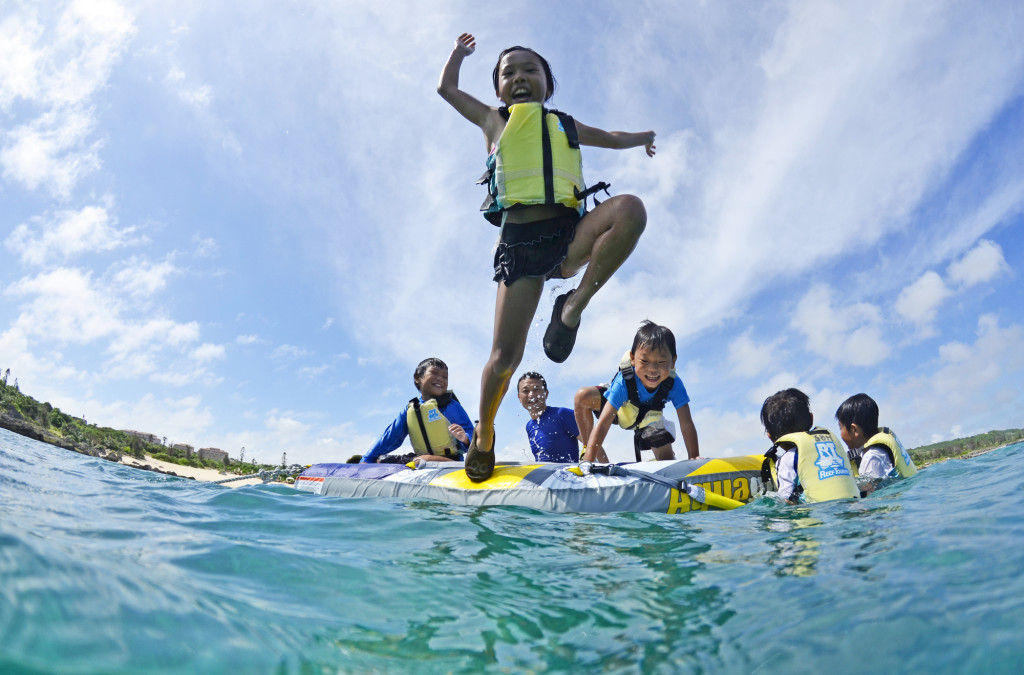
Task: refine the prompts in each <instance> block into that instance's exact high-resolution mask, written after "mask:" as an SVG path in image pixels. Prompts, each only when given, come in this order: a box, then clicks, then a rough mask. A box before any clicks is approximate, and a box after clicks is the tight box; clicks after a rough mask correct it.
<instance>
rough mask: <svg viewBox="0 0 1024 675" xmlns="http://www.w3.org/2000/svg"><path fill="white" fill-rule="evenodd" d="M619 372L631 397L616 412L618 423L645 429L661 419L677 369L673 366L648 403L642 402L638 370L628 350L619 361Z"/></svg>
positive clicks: (625, 426)
mask: <svg viewBox="0 0 1024 675" xmlns="http://www.w3.org/2000/svg"><path fill="white" fill-rule="evenodd" d="M619 374H620V375H621V376H622V381H623V382H624V383H625V385H626V393H627V394H628V395H629V398H628V399H627V400H626V402H625V403H623V404H622V407H620V408H619V410H618V412H617V413H616V415H615V422H616V424H618V425H619V426H620V427H622V428H623V429H634V428H635V429H643V428H644V427H646V426H649V425H651V424H653V423H655V422H657V421H659V420H660V419H661V417H662V412H661V411H662V410H664V409H665V403H666V402H667V401H668V395H669V393H671V391H672V385H673V384H675V381H676V371H675V369H674V368H673V369H672V371H671V372H670V373H669V375H668V378H666V379H665V380H664V381H663V382H662V383H661V384H659V385H658V388H657V389H656V390H655V391H654V396H652V397H651V400H649V401H647V402H646V403H641V402H640V390H639V389H637V386H638V385H637V382H636V372H635V371H634V370H633V361H632V360H631V359H630V357H629V352H626V354H625V356H623V357H622V360H621V361H619Z"/></svg>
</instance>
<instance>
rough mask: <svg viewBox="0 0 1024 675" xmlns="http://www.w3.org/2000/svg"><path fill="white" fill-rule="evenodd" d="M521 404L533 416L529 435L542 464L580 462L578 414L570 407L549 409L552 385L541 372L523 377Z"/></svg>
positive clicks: (527, 427) (531, 444) (534, 452)
mask: <svg viewBox="0 0 1024 675" xmlns="http://www.w3.org/2000/svg"><path fill="white" fill-rule="evenodd" d="M518 389H519V402H520V403H522V404H523V407H524V408H526V411H527V412H528V413H530V421H529V422H527V423H526V435H527V437H529V439H530V450H531V451H532V452H533V456H534V458H535V459H536V460H537V461H538V462H558V463H563V464H574V463H576V462H578V461H579V459H580V446H579V435H580V430H579V429H578V428H577V427H576V415H575V413H573V411H572V410H569V409H568V408H555V407H552V406H548V383H547V381H545V380H544V378H543V377H542V376H541V374H540V373H533V372H530V373H526V374H524V375H523V376H522V377H520V378H519V385H518Z"/></svg>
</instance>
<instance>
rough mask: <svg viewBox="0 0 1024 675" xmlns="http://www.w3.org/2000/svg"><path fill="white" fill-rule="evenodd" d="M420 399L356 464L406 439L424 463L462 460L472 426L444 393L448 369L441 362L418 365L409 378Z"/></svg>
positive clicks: (375, 457)
mask: <svg viewBox="0 0 1024 675" xmlns="http://www.w3.org/2000/svg"><path fill="white" fill-rule="evenodd" d="M412 381H413V384H415V385H416V389H418V390H419V392H420V396H419V398H418V399H416V398H414V399H412V400H411V401H409V403H408V404H407V405H406V407H405V408H403V409H402V412H400V413H398V416H397V417H396V418H395V421H394V422H392V423H391V425H390V426H388V428H387V429H385V430H384V433H383V434H381V435H380V438H378V439H377V442H376V443H374V444H373V447H372V448H370V449H369V450H368V451H367V452H366V454H365V455H363V457H362V459H361V460H360V462H363V463H368V462H376V461H378V458H380V457H381V456H383V455H386V454H388V453H389V452H391V451H392V450H397V449H398V448H399V447H401V445H402V443H404V442H405V438H406V436H408V437H409V438H410V441H411V442H412V447H413V450H414V451H415V453H416V454H417V455H418V456H420V457H422V458H423V459H427V460H441V461H447V460H458V459H461V458H462V455H463V453H465V451H466V446H467V444H468V443H469V434H471V433H473V423H472V422H470V420H469V415H467V414H466V411H465V410H464V409H463V407H462V404H461V403H459V399H457V398H455V394H454V393H453V392H451V391H448V366H447V365H445V362H444V361H442V360H441V359H436V358H429V359H424V360H422V361H420V364H419V365H418V366H416V371H415V372H414V373H413V376H412Z"/></svg>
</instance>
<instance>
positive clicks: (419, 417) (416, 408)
mask: <svg viewBox="0 0 1024 675" xmlns="http://www.w3.org/2000/svg"><path fill="white" fill-rule="evenodd" d="M409 403H411V404H412V409H413V412H415V413H416V421H417V422H418V423H419V425H420V434H422V435H423V444H424V445H426V446H427V453H426V454H428V455H433V454H435V453H434V448H433V447H431V445H430V437H429V436H427V425H426V424H424V423H423V413H422V412H420V400H419V399H418V398H413V399H412V400H410V401H409Z"/></svg>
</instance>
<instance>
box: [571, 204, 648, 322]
mask: <svg viewBox="0 0 1024 675" xmlns="http://www.w3.org/2000/svg"><path fill="white" fill-rule="evenodd" d="M645 227H647V211H646V209H644V203H643V202H642V201H640V199H639V198H638V197H634V196H633V195H616V196H615V197H611V198H609V199H607V200H605V201H603V202H601V203H600V204H599V205H598V206H597V207H596V208H595V209H594V210H593V211H591V212H590V213H588V214H587V215H585V216H583V219H582V220H580V222H579V223H578V224H577V225H576V236H575V237H574V238H573V240H572V243H571V244H569V254H568V255H567V256H566V259H565V261H564V262H563V263H562V274H563V275H564V276H566V277H569V276H572V275H573V274H575V273H576V272H577V271H579V269H580V268H581V267H582V266H583V265H586V264H587V263H588V261H589V263H590V264H589V265H587V270H586V272H584V273H583V278H582V279H581V280H580V284H579V286H578V287H577V288H576V292H575V293H573V294H572V295H570V296H569V297H568V298H567V299H566V301H565V305H564V306H563V307H562V323H564V324H565V325H566V326H569V327H570V328H571V327H573V326H576V325H578V324H579V322H580V315H581V314H583V310H584V309H586V307H587V305H588V304H589V303H590V299H591V298H592V297H594V294H595V293H597V291H598V290H599V289H600V288H601V287H602V286H604V284H605V282H607V281H608V279H610V278H611V276H612V274H614V273H615V270H617V269H619V267H620V266H621V265H622V263H623V262H625V260H626V258H628V257H629V254H630V253H632V252H633V249H634V248H636V243H637V241H639V239H640V235H641V234H643V232H644V228H645Z"/></svg>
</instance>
